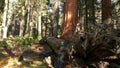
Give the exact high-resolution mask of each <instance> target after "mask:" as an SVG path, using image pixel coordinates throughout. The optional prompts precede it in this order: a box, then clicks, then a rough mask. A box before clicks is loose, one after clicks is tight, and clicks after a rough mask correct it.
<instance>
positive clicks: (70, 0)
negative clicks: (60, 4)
mask: <svg viewBox="0 0 120 68" xmlns="http://www.w3.org/2000/svg"><path fill="white" fill-rule="evenodd" d="M77 3H78V0H66V2H65V11H64V15H65V18H64V24H63V31H62V34H61V38H63V39H65V40H69V41H70V39H71V38H72V36H73V35H74V31H75V29H76V25H77V23H78V5H77Z"/></svg>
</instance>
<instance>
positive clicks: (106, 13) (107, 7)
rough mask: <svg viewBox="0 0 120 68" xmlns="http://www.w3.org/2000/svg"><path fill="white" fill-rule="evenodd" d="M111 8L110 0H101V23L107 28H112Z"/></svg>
mask: <svg viewBox="0 0 120 68" xmlns="http://www.w3.org/2000/svg"><path fill="white" fill-rule="evenodd" d="M111 18H112V6H111V0H102V22H103V23H105V24H106V25H107V28H108V29H109V28H110V29H111V28H113V23H112V20H111Z"/></svg>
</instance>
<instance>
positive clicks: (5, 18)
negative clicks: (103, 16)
mask: <svg viewBox="0 0 120 68" xmlns="http://www.w3.org/2000/svg"><path fill="white" fill-rule="evenodd" d="M7 11H8V0H5V7H4V13H3V23H2V26H3V35H2V37H3V38H6V37H7V28H8V27H7V26H6V25H7Z"/></svg>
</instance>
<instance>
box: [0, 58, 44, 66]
mask: <svg viewBox="0 0 120 68" xmlns="http://www.w3.org/2000/svg"><path fill="white" fill-rule="evenodd" d="M0 68H46V67H45V66H44V64H43V63H42V62H41V61H32V62H24V61H23V62H18V58H10V57H4V58H1V59H0Z"/></svg>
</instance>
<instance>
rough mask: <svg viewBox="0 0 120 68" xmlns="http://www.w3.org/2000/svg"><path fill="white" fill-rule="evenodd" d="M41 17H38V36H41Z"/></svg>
mask: <svg viewBox="0 0 120 68" xmlns="http://www.w3.org/2000/svg"><path fill="white" fill-rule="evenodd" d="M41 23H42V22H41V15H39V16H38V34H39V35H41V25H42V24H41Z"/></svg>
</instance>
